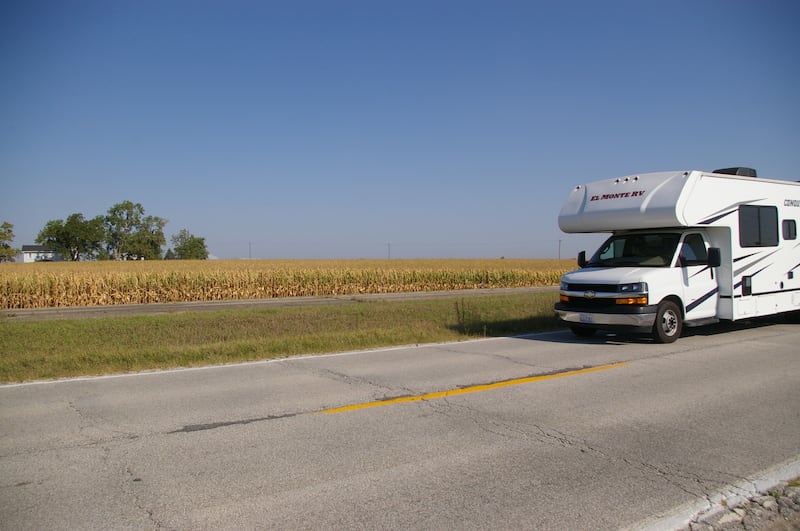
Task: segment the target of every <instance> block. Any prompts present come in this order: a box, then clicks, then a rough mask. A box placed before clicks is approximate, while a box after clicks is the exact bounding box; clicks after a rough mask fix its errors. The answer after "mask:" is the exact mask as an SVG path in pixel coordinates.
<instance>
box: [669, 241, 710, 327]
mask: <svg viewBox="0 0 800 531" xmlns="http://www.w3.org/2000/svg"><path fill="white" fill-rule="evenodd" d="M708 248H709V245H708V242H707V241H706V239H705V237H704V236H703V234H702V233H700V232H688V233H686V234H684V236H683V239H682V241H681V245H680V253H679V255H678V263H677V266H678V267H680V268H681V270H682V271H681V273H682V275H681V277H682V279H683V303H684V307H685V308H684V309H685V312H686V317H685V319H686V320H687V321H694V320H699V319H708V318H715V317H717V301H718V300H719V284H718V283H717V274H716V272H715V271H714V267H712V264H710V263H709V252H708Z"/></svg>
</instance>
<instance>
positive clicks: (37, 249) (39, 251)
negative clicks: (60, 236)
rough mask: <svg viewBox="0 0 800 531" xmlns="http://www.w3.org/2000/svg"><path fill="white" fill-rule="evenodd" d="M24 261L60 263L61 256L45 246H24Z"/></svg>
mask: <svg viewBox="0 0 800 531" xmlns="http://www.w3.org/2000/svg"><path fill="white" fill-rule="evenodd" d="M22 261H23V262H25V263H30V262H60V261H61V256H59V254H58V253H57V252H55V251H53V250H52V249H48V248H47V247H45V246H44V245H23V246H22Z"/></svg>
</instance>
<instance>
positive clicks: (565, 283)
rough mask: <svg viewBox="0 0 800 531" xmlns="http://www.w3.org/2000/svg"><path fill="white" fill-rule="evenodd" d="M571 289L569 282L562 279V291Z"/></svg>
mask: <svg viewBox="0 0 800 531" xmlns="http://www.w3.org/2000/svg"><path fill="white" fill-rule="evenodd" d="M568 289H569V283H568V282H567V281H565V280H562V281H561V291H567V290H568Z"/></svg>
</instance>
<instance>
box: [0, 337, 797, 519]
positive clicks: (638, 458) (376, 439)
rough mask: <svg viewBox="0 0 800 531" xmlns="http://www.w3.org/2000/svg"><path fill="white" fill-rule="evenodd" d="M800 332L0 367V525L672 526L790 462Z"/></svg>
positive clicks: (793, 460)
mask: <svg viewBox="0 0 800 531" xmlns="http://www.w3.org/2000/svg"><path fill="white" fill-rule="evenodd" d="M799 343H800V328H798V325H796V324H762V325H753V326H749V327H728V329H726V328H724V327H715V328H707V329H702V330H701V331H699V332H698V333H696V334H694V335H689V336H688V337H684V338H682V339H681V340H679V341H678V342H677V343H674V344H672V345H657V344H653V343H650V342H649V341H646V340H641V341H637V340H630V339H628V340H617V339H616V338H614V337H601V338H596V339H592V340H589V341H576V340H574V339H573V338H572V337H571V335H570V334H569V333H567V332H556V333H549V334H543V335H537V336H530V337H527V338H501V339H488V340H480V341H469V342H461V343H450V344H442V345H430V346H419V347H412V348H396V349H386V350H377V351H370V352H362V353H350V354H344V355H331V356H322V357H313V358H312V357H306V358H295V359H287V360H281V361H273V362H264V363H251V364H247V365H237V366H226V367H220V368H209V369H196V370H184V371H172V372H159V373H148V374H140V375H128V376H120V377H105V378H97V379H85V380H72V381H60V382H54V383H53V382H51V383H40V384H32V385H31V384H29V385H15V386H2V387H0V528H2V529H55V528H58V529H117V528H135V529H154V528H155V529H162V528H163V529H187V528H191V529H217V528H229V529H241V528H272V529H294V528H303V529H336V528H338V529H354V528H361V529H389V528H391V529H412V528H413V529H479V528H481V529H486V528H492V529H498V528H513V529H523V528H524V529H619V528H642V527H647V526H652V527H654V528H674V527H677V526H678V525H679V524H680V523H681V522H680V519H681V518H684V517H685V518H688V517H689V516H690V515H689V514H688V513H687V512H686V511H687V510H688V509H689V508H696V507H699V506H702V505H704V504H705V505H708V500H709V499H713V498H714V495H715V493H718V492H720V491H724V490H725V489H726V488H728V486H730V485H733V484H739V485H741V484H743V482H744V484H747V483H751V482H754V481H755V478H759V477H763V475H764V473H765V471H768V470H778V471H780V473H786V470H787V467H788V468H792V467H794V468H797V467H798V466H800V458H799V456H800V407H798V406H800V349H798V348H797V345H798V344H799ZM586 368H594V369H593V370H584V369H586ZM776 467H777V468H776ZM676 515H677V519H676Z"/></svg>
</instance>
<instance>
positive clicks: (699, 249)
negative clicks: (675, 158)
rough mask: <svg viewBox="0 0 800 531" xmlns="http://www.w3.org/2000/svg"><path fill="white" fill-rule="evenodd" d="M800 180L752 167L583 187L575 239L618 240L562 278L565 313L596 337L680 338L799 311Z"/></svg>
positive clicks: (565, 225)
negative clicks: (703, 327) (685, 331)
mask: <svg viewBox="0 0 800 531" xmlns="http://www.w3.org/2000/svg"><path fill="white" fill-rule="evenodd" d="M798 218H800V183H793V182H789V181H777V180H768V179H759V178H756V172H755V171H754V170H751V169H749V168H727V169H724V170H715V171H714V172H711V173H709V172H703V171H696V170H694V171H675V172H661V173H646V174H641V175H631V176H628V177H620V178H617V179H609V180H604V181H597V182H593V183H589V184H586V185H580V186H576V187H575V188H574V189H573V190H572V192H570V194H569V196H568V197H567V200H566V202H565V203H564V206H563V207H562V209H561V212H560V214H559V216H558V224H559V227H560V228H561V230H563V231H564V232H568V233H607V232H610V233H612V234H611V237H610V238H609V239H608V240H606V242H605V243H603V245H601V246H600V249H599V250H598V251H597V252H596V253H594V255H593V256H592V257H591V258H590V259H589V260H587V259H586V253H585V252H582V253H581V254H580V255H579V257H578V263H579V265H580V267H581V268H580V269H577V270H575V271H571V272H569V273H567V274H565V275H564V276H563V277H562V279H561V288H560V302H558V303H557V304H556V306H555V311H556V315H557V316H558V318H559V319H560V320H561V321H563V322H564V323H566V324H567V325H568V326H569V327H570V328H571V329H572V331H573V332H574V333H575V334H576V335H578V336H590V335H592V334H594V332H595V331H596V330H598V329H606V330H618V329H623V330H631V331H636V332H648V333H651V334H652V336H653V338H654V339H655V340H656V341H658V342H663V343H670V342H672V341H675V340H676V339H678V337H680V335H681V330H682V328H683V326H684V325H687V326H695V325H700V324H706V323H711V322H717V321H719V320H721V319H725V320H732V321H735V320H737V319H743V318H750V317H755V316H763V315H771V314H776V313H781V312H790V311H797V310H800V240H798V238H797V220H798Z"/></svg>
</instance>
